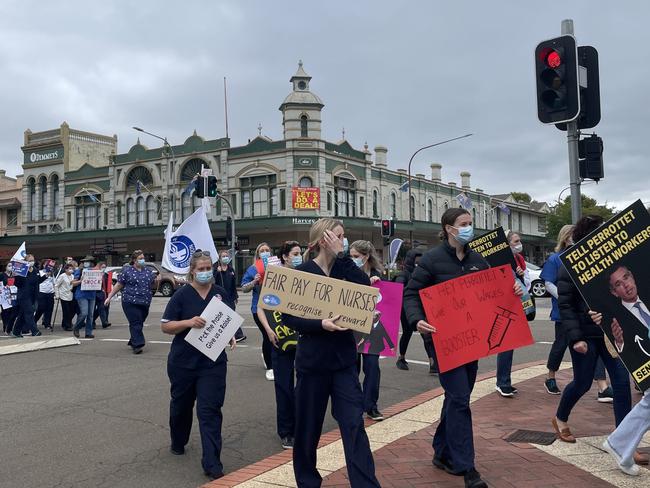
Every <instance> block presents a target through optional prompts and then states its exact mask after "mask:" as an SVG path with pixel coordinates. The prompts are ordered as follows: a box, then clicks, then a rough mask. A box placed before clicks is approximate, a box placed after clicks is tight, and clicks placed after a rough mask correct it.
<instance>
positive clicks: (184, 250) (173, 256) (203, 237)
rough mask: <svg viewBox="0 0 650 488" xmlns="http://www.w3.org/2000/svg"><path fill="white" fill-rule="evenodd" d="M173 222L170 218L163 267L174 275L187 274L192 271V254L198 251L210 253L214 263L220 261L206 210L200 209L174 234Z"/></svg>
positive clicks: (166, 232) (166, 233)
mask: <svg viewBox="0 0 650 488" xmlns="http://www.w3.org/2000/svg"><path fill="white" fill-rule="evenodd" d="M172 226H173V221H172V218H171V217H170V219H169V224H168V225H167V229H166V231H165V251H164V253H163V259H162V265H163V268H165V269H168V270H169V271H171V272H172V273H178V274H185V273H187V272H188V271H189V269H190V260H191V259H192V254H194V252H195V251H196V250H197V249H200V250H201V251H209V252H210V257H211V259H212V262H213V263H215V262H216V261H217V259H218V256H217V249H216V248H215V247H214V241H213V240H212V233H211V232H210V225H209V224H208V217H207V216H206V214H205V210H204V208H203V207H202V206H201V207H199V208H198V209H197V210H196V212H194V213H193V214H192V215H190V216H189V217H188V218H187V219H185V221H184V222H183V223H182V224H181V225H180V227H179V228H178V229H176V232H172Z"/></svg>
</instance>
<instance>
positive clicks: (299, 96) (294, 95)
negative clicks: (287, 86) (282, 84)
mask: <svg viewBox="0 0 650 488" xmlns="http://www.w3.org/2000/svg"><path fill="white" fill-rule="evenodd" d="M290 103H296V104H299V105H321V106H322V105H324V104H323V101H322V100H321V99H320V98H319V97H318V95H316V94H315V93H312V92H310V91H293V92H291V93H289V95H287V98H285V99H284V102H282V105H286V104H290Z"/></svg>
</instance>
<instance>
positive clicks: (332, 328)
mask: <svg viewBox="0 0 650 488" xmlns="http://www.w3.org/2000/svg"><path fill="white" fill-rule="evenodd" d="M340 318H341V316H340V315H336V316H334V317H332V318H331V319H323V320H321V327H322V328H323V329H324V330H326V331H328V332H341V331H344V330H348V329H346V328H345V327H339V326H338V325H336V321H337V320H339V319H340Z"/></svg>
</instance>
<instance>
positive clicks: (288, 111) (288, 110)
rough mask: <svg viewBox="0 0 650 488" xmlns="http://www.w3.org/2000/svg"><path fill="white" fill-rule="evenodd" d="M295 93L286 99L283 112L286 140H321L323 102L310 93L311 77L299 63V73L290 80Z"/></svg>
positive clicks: (282, 107)
mask: <svg viewBox="0 0 650 488" xmlns="http://www.w3.org/2000/svg"><path fill="white" fill-rule="evenodd" d="M289 81H290V82H291V83H292V84H293V91H292V92H291V93H289V95H288V96H287V98H285V99H284V102H282V105H280V110H281V111H282V126H283V127H284V139H285V140H286V139H320V138H321V110H322V109H323V106H324V105H323V102H322V100H321V99H320V98H319V97H318V96H317V95H316V94H314V93H312V92H311V91H309V82H310V81H311V76H309V75H308V74H307V73H306V72H305V70H304V69H303V67H302V61H300V62H299V63H298V71H296V74H295V75H293V76H292V77H291V79H290V80H289Z"/></svg>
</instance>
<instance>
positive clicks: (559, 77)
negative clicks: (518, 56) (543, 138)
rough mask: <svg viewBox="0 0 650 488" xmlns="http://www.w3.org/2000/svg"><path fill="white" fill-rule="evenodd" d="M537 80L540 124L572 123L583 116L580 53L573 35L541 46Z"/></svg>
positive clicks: (537, 59)
mask: <svg viewBox="0 0 650 488" xmlns="http://www.w3.org/2000/svg"><path fill="white" fill-rule="evenodd" d="M535 79H536V85H537V117H538V118H539V120H540V122H542V123H543V124H557V123H560V122H570V121H572V120H574V119H575V118H576V117H577V116H578V115H579V114H580V92H579V88H578V51H577V46H576V40H575V38H574V37H573V36H569V35H564V36H560V37H556V38H554V39H549V40H547V41H542V42H540V43H539V44H538V45H537V47H536V48H535Z"/></svg>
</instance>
